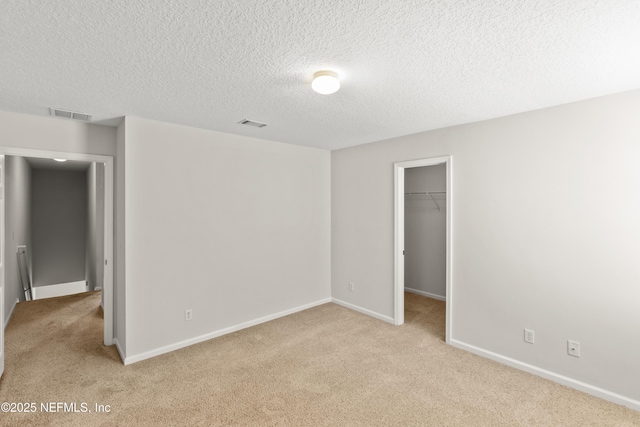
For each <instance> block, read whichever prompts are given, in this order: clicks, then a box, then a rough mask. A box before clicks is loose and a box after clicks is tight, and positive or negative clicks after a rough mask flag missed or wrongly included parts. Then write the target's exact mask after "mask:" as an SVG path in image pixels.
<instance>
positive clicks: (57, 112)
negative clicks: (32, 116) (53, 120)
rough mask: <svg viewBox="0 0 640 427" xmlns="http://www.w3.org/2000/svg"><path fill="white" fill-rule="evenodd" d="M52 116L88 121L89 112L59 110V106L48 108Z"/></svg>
mask: <svg viewBox="0 0 640 427" xmlns="http://www.w3.org/2000/svg"><path fill="white" fill-rule="evenodd" d="M50 110H51V115H52V116H53V117H62V118H65V119H71V120H78V121H81V122H90V121H91V114H84V113H74V112H73V111H67V110H61V109H59V108H50Z"/></svg>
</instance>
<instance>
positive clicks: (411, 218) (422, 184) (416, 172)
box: [394, 156, 452, 343]
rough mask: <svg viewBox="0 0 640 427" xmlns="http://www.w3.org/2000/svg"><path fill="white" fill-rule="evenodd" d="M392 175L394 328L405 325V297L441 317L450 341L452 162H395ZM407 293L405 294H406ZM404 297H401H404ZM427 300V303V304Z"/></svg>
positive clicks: (422, 160) (441, 158)
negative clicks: (427, 307)
mask: <svg viewBox="0 0 640 427" xmlns="http://www.w3.org/2000/svg"><path fill="white" fill-rule="evenodd" d="M394 174H395V197H394V198H395V221H394V222H395V230H394V234H395V277H394V299H395V301H394V302H395V304H394V322H395V324H396V325H402V324H403V323H404V320H405V297H406V298H410V299H411V301H410V303H412V304H416V303H417V304H430V305H432V306H433V307H432V309H434V310H438V309H439V310H440V313H442V304H443V303H442V302H441V301H444V306H445V311H446V314H445V316H444V317H445V341H446V342H447V343H449V341H450V338H451V327H452V324H451V319H452V298H451V294H452V282H451V253H452V251H451V217H452V209H451V207H452V203H451V200H452V197H451V196H452V194H451V188H452V185H451V175H452V173H451V156H446V157H437V158H431V159H421V160H412V161H407V162H399V163H396V164H395V165H394ZM405 292H406V294H405ZM405 295H406V296H405ZM427 298H428V299H427Z"/></svg>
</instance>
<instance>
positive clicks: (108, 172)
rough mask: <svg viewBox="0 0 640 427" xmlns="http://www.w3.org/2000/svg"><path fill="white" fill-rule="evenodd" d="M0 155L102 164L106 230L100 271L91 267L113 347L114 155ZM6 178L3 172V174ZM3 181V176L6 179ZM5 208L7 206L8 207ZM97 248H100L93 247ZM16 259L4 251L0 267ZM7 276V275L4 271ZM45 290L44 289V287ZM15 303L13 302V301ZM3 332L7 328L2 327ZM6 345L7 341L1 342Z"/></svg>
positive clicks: (18, 151) (9, 151) (14, 151)
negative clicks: (10, 257)
mask: <svg viewBox="0 0 640 427" xmlns="http://www.w3.org/2000/svg"><path fill="white" fill-rule="evenodd" d="M0 155H5V156H15V157H23V158H30V159H40V160H41V161H45V162H46V161H53V160H52V159H56V158H57V159H66V160H69V161H74V162H78V163H80V162H85V163H91V164H99V165H100V169H101V170H102V176H103V178H104V180H103V203H101V204H100V206H99V207H98V209H99V210H100V213H101V215H102V221H103V227H102V230H101V233H102V234H101V236H100V239H98V240H99V241H100V243H99V251H98V252H99V253H100V258H101V259H100V264H101V265H100V268H98V267H97V265H94V266H91V270H92V275H93V276H96V275H98V274H99V275H100V278H101V280H100V281H98V282H99V283H100V285H101V286H100V287H101V291H102V300H103V301H102V308H103V316H104V337H103V341H104V345H107V346H109V345H112V344H113V330H114V325H113V322H114V305H113V273H114V271H113V267H114V266H113V227H114V225H113V182H114V181H113V179H114V175H113V174H114V161H113V157H111V156H103V155H93V154H81V153H65V152H53V151H51V152H50V151H42V150H32V149H23V148H10V147H0ZM2 173H3V175H4V171H3V172H2ZM3 178H4V177H3ZM5 209H6V206H5ZM5 217H6V216H5V215H3V224H4V221H5ZM1 238H2V243H3V246H4V247H5V248H8V246H7V245H6V243H7V241H8V239H9V236H7V233H2V236H1ZM94 246H96V249H97V246H98V245H94ZM8 256H15V254H14V253H13V252H12V251H9V250H5V251H2V254H1V257H2V259H1V260H0V263H1V265H5V263H6V257H8ZM80 268H84V266H80ZM5 273H6V272H5ZM5 273H3V277H2V281H3V284H4V286H2V287H1V289H2V300H5V298H4V297H5V295H6V292H7V286H6V283H4V279H5V277H4V276H5ZM95 287H96V286H95V285H94V286H93V290H95ZM43 289H44V288H43ZM12 303H13V301H12ZM3 331H4V328H3ZM2 345H4V342H2Z"/></svg>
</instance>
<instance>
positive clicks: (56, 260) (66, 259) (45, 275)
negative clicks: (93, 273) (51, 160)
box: [31, 168, 88, 287]
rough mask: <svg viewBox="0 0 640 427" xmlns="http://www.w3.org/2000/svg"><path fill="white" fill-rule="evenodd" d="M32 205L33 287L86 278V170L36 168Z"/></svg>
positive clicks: (32, 188) (32, 180) (32, 182)
mask: <svg viewBox="0 0 640 427" xmlns="http://www.w3.org/2000/svg"><path fill="white" fill-rule="evenodd" d="M31 207H32V212H31V241H32V246H33V248H32V251H31V257H32V260H33V286H34V287H38V286H45V285H56V284H61V283H69V282H77V281H84V280H85V278H86V262H85V260H86V244H87V225H86V224H87V216H88V215H87V174H86V171H63V170H47V169H35V168H34V169H33V172H32V177H31Z"/></svg>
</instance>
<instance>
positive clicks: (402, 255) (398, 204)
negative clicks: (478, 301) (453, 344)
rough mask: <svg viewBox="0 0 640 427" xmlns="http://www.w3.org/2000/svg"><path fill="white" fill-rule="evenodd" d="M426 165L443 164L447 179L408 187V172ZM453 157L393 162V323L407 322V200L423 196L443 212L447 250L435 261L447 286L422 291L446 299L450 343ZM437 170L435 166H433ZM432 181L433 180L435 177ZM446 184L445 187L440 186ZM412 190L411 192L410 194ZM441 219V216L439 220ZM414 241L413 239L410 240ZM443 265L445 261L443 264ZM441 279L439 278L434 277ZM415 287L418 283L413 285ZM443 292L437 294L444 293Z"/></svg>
mask: <svg viewBox="0 0 640 427" xmlns="http://www.w3.org/2000/svg"><path fill="white" fill-rule="evenodd" d="M427 166H440V167H441V168H444V181H445V182H437V180H435V181H436V184H435V185H436V186H437V188H436V187H434V188H426V187H424V188H413V187H411V184H410V187H407V181H406V173H405V172H406V171H407V170H412V169H414V168H423V167H427ZM451 167H452V157H451V156H444V157H436V158H430V159H420V160H412V161H406V162H399V163H395V164H394V177H395V197H394V199H395V212H394V213H395V215H394V217H395V219H394V222H395V226H394V234H395V248H394V252H395V262H394V264H395V265H394V269H395V275H394V276H395V277H394V323H395V324H396V325H402V324H403V323H404V306H405V301H404V299H405V285H406V282H405V279H406V278H407V277H406V273H407V271H406V265H405V260H406V250H407V241H406V239H405V231H406V226H407V223H406V222H407V221H406V216H405V214H406V202H407V198H408V197H414V196H415V197H420V198H422V199H423V200H424V201H426V202H428V203H430V204H433V205H434V206H435V207H436V208H437V209H438V211H439V212H442V213H443V215H442V218H441V220H443V221H444V222H445V229H444V234H445V235H444V246H445V247H444V253H443V256H442V257H441V258H440V259H436V260H434V262H436V263H439V264H440V265H439V267H444V268H442V269H441V270H442V271H441V272H440V274H443V275H444V287H443V289H442V288H441V287H440V285H439V284H436V283H434V284H433V286H432V288H425V290H424V291H422V292H423V293H422V294H423V295H425V296H428V297H431V298H433V297H434V296H440V297H441V299H445V300H446V316H445V318H446V321H445V322H446V324H445V341H446V342H447V343H449V342H450V340H451V331H452V321H451V320H452V317H453V316H452V314H453V308H452V306H453V304H452V302H453V298H452V275H451V267H452V259H451V254H452V248H451V241H452V240H451V234H452V232H451V218H452V205H453V204H452V199H453V197H452V196H453V194H452V182H451V176H452V171H451ZM432 171H434V172H435V169H432ZM432 181H433V180H432ZM441 187H443V188H441ZM407 193H409V194H407ZM437 220H440V219H437ZM409 243H410V244H411V242H409ZM441 264H444V265H443V266H442V265H441ZM435 281H436V282H440V280H435ZM410 286H416V285H410ZM442 293H444V295H438V294H442ZM436 299H437V298H436Z"/></svg>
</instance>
